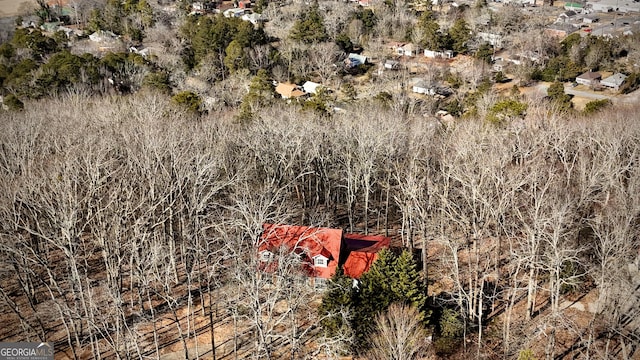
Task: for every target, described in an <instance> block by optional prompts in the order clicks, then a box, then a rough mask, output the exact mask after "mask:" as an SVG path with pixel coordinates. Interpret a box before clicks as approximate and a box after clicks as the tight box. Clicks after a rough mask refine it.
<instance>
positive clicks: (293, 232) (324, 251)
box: [258, 224, 342, 279]
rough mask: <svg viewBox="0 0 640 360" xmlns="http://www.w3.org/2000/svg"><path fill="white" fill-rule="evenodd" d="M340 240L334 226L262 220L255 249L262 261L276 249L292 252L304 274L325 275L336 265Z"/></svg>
mask: <svg viewBox="0 0 640 360" xmlns="http://www.w3.org/2000/svg"><path fill="white" fill-rule="evenodd" d="M341 241H342V230H338V229H329V228H315V227H307V226H292V225H275V224H264V225H263V232H262V236H261V237H260V242H259V244H258V253H259V256H260V260H261V261H263V262H265V261H270V260H271V258H272V256H273V254H275V253H276V251H277V250H278V249H282V250H284V251H287V252H293V253H295V254H298V255H300V256H301V259H302V262H303V264H304V269H303V270H304V272H305V273H306V275H307V276H310V277H319V278H324V279H329V278H331V277H332V276H333V274H335V273H336V269H337V268H338V260H339V259H340V244H341Z"/></svg>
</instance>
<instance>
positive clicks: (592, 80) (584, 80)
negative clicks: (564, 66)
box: [576, 71, 602, 86]
mask: <svg viewBox="0 0 640 360" xmlns="http://www.w3.org/2000/svg"><path fill="white" fill-rule="evenodd" d="M601 78H602V75H600V73H599V72H593V71H587V72H586V73H584V74H582V75H579V76H578V77H576V82H577V83H578V84H582V85H587V86H593V85H596V84H597V83H598V81H599V80H600V79H601Z"/></svg>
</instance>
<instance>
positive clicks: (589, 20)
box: [582, 15, 600, 24]
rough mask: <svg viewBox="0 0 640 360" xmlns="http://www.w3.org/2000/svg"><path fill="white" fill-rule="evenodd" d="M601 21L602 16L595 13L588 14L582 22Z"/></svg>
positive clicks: (592, 22)
mask: <svg viewBox="0 0 640 360" xmlns="http://www.w3.org/2000/svg"><path fill="white" fill-rule="evenodd" d="M598 21H600V18H599V17H597V16H595V15H587V16H585V17H583V18H582V22H583V23H585V24H594V23H597V22H598Z"/></svg>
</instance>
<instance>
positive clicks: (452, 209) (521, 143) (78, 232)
mask: <svg viewBox="0 0 640 360" xmlns="http://www.w3.org/2000/svg"><path fill="white" fill-rule="evenodd" d="M328 50H331V52H332V54H333V49H328ZM332 54H325V55H327V56H329V55H332ZM321 60H322V59H321ZM255 61H259V56H257V55H256V60H255ZM321 65H322V64H320V61H319V62H318V66H319V67H320V66H321ZM325 75H326V76H327V77H330V76H331V74H329V73H327V74H325ZM638 109H639V108H638V107H636V108H631V109H617V110H611V111H609V112H607V113H602V114H601V115H596V117H594V118H589V119H560V118H555V117H553V116H551V115H549V114H548V112H545V111H535V109H533V110H531V112H530V114H529V115H528V116H527V118H526V119H525V120H524V122H522V123H519V124H517V125H515V124H514V125H513V126H507V127H503V128H497V127H493V126H488V125H487V124H486V123H483V122H482V121H476V120H465V121H460V122H458V123H456V124H453V125H450V126H446V127H445V126H443V125H441V124H440V123H438V122H437V121H436V120H432V119H428V118H424V117H422V116H420V117H413V116H411V115H407V114H406V113H405V112H400V111H398V112H395V111H394V110H393V109H391V110H387V109H384V108H378V107H376V105H369V106H365V107H363V108H361V109H357V111H351V112H349V113H346V114H335V115H333V116H332V117H331V118H326V117H317V116H316V115H314V114H313V113H309V112H300V111H299V110H298V109H297V108H295V107H291V106H280V105H278V106H275V107H273V108H267V109H263V110H262V111H261V113H260V116H259V119H258V120H255V121H254V122H252V123H248V124H243V125H240V124H237V123H235V122H234V121H233V119H232V116H231V115H228V114H226V113H219V112H211V113H209V114H208V115H206V116H204V117H202V118H199V119H195V118H194V117H193V116H191V115H189V114H186V113H183V112H180V111H178V110H176V109H175V108H173V107H172V106H171V103H170V102H169V101H168V99H166V98H164V97H162V96H156V95H149V94H138V95H135V96H130V97H114V98H91V97H84V96H81V95H69V96H67V97H65V98H63V99H61V100H42V101H39V102H34V103H30V104H29V106H27V110H26V111H24V112H22V113H9V112H3V113H2V115H1V118H0V144H1V146H0V217H1V218H0V224H1V225H2V226H1V228H0V271H1V276H0V278H1V279H2V280H0V303H1V304H2V305H1V306H2V307H1V308H0V309H1V310H0V313H1V314H2V317H3V321H2V323H3V324H10V325H7V326H4V327H3V328H2V329H1V330H0V337H1V338H3V339H10V340H31V341H40V340H42V341H44V340H48V341H55V342H56V347H57V348H58V349H66V352H67V354H68V355H69V356H71V357H74V358H76V359H77V358H84V357H95V358H98V359H100V358H148V357H155V358H157V357H159V355H160V354H161V353H164V352H167V351H168V350H167V349H165V347H166V346H167V344H169V343H171V342H176V343H178V344H180V347H181V348H182V351H183V352H184V356H185V357H187V356H195V354H196V353H198V354H203V353H205V352H206V351H210V350H211V348H212V347H213V348H216V349H217V350H216V352H215V353H217V354H218V356H221V354H230V353H233V354H235V356H236V357H237V358H246V357H253V358H279V357H287V358H292V359H294V358H304V357H305V356H311V355H313V354H314V353H315V352H317V351H319V350H316V347H315V346H312V345H313V344H314V342H313V339H314V337H316V335H318V334H317V329H318V321H319V319H318V318H317V314H316V312H315V310H314V301H315V300H316V299H317V296H316V295H315V292H314V291H313V289H310V288H308V286H307V285H303V284H299V285H292V284H295V283H296V281H299V280H300V279H299V277H298V276H297V275H296V271H295V269H296V263H295V261H296V259H291V258H287V257H286V254H282V256H283V260H282V261H280V262H279V264H281V266H282V269H281V271H280V272H278V274H281V275H280V277H273V276H269V275H266V274H261V273H260V272H258V271H256V269H257V266H258V265H257V264H256V256H255V255H256V253H255V246H256V241H258V238H259V234H260V232H261V230H262V224H263V223H264V222H276V223H295V224H305V225H321V226H332V227H350V228H352V230H353V231H360V232H363V233H366V232H377V233H387V234H389V235H394V236H396V235H397V239H398V242H402V243H403V244H404V245H406V246H407V247H414V248H418V249H421V250H422V259H423V262H424V265H425V266H424V272H425V275H426V276H427V277H428V278H429V279H433V280H434V281H435V282H437V283H438V284H439V285H438V286H437V287H433V288H432V287H430V288H429V289H430V290H429V294H430V295H435V296H436V297H437V296H438V295H440V294H445V293H446V294H448V296H447V299H449V300H451V301H452V303H455V304H457V308H458V309H459V311H460V313H461V314H462V319H463V320H464V322H465V323H466V324H467V328H468V329H470V331H469V332H468V333H465V336H466V337H467V338H468V339H469V343H470V344H475V345H476V346H475V347H473V349H474V350H473V356H477V357H485V356H486V357H492V358H493V357H495V358H513V357H517V354H518V352H519V351H520V350H522V349H533V350H534V351H535V353H536V354H540V355H541V356H545V357H546V358H548V359H553V358H557V357H558V356H569V355H571V356H574V355H575V356H577V357H580V358H594V359H609V358H629V357H631V356H632V354H633V352H634V351H636V348H637V344H638V340H639V336H640V334H638V330H637V329H638V328H640V314H638V310H637V309H638V308H640V306H639V304H640V300H639V298H640V293H639V292H638V290H637V286H638V277H639V275H638V265H639V262H640V255H639V254H638V248H639V247H640V243H639V240H638V239H639V237H638V230H639V229H638V219H639V212H640V167H639V165H638V164H639V160H640V159H639V157H640V141H638V139H640V125H638V122H637V119H636V116H634V114H636V112H637V110H638ZM433 251H436V252H438V254H439V255H438V257H433V256H431V255H430V254H432V253H433ZM286 259H288V260H286ZM285 260H286V261H285ZM434 268H436V269H437V271H434V270H432V269H434ZM576 293H577V294H586V295H589V294H595V296H590V295H589V296H587V298H589V299H592V300H593V304H588V305H589V306H587V305H584V307H588V308H590V309H591V310H589V311H591V312H587V313H588V314H589V315H588V316H587V317H588V318H587V319H586V321H584V320H585V317H584V316H583V317H581V318H576V317H575V316H574V315H575V313H574V312H572V309H573V308H569V307H570V306H571V305H572V304H573V301H572V299H575V298H572V297H571V296H572V294H576ZM591 305H593V307H592V308H591V307H590V306H591ZM414 318H415V317H413V316H411V310H410V309H406V308H401V307H399V308H392V309H391V310H390V312H389V314H388V315H385V316H384V317H382V318H381V320H380V324H379V328H380V336H382V337H381V340H382V339H383V338H384V339H389V337H390V336H396V337H395V338H394V339H393V340H394V341H396V342H400V341H401V340H402V341H410V340H409V339H410V338H411V339H413V338H414V337H416V336H417V337H420V336H422V335H420V334H421V331H422V330H419V329H418V327H417V325H416V324H413V323H412V321H413V320H414ZM488 319H495V321H494V322H493V323H492V329H493V331H491V332H487V333H485V331H484V329H485V327H484V326H486V325H487V323H488ZM405 328H407V329H413V330H411V331H410V332H409V333H407V334H406V335H407V336H405V337H402V336H400V335H401V333H402V331H404V329H405ZM220 329H226V330H228V332H231V333H232V334H231V335H229V334H227V335H229V336H230V337H228V338H224V339H227V340H226V341H225V340H224V339H223V340H221V336H226V335H221V332H220V331H221V330H220ZM203 334H210V335H209V337H208V339H209V340H210V343H207V344H206V345H203V343H202V341H200V342H196V341H195V339H197V338H198V339H199V338H201V337H202V335H203ZM559 334H563V336H559ZM567 334H570V335H571V336H569V335H567ZM398 336H400V337H398ZM401 337H402V339H401ZM316 338H317V337H316ZM403 339H404V340H403ZM487 339H491V341H489V340H487ZM567 339H569V340H567ZM411 341H413V340H411ZM567 341H569V343H567ZM489 342H491V343H493V345H492V346H491V347H488V346H485V345H487V344H488V343H489ZM495 344H500V345H499V346H496V345H495ZM316 345H317V344H316ZM415 345H416V349H417V350H419V349H421V347H422V345H421V344H418V343H415ZM418 345H420V346H418ZM203 349H204V350H203ZM417 350H416V351H417ZM467 350H468V349H467ZM323 351H324V350H323ZM476 351H477V352H476ZM400 352H402V351H400ZM215 353H214V354H215ZM417 353H418V352H416V354H417ZM210 355H211V353H209V355H208V356H210ZM405 355H407V356H406V357H397V358H398V359H400V358H403V359H404V358H407V359H410V358H413V357H411V356H410V354H405ZM394 358H395V357H394Z"/></svg>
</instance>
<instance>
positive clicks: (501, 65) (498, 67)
mask: <svg viewBox="0 0 640 360" xmlns="http://www.w3.org/2000/svg"><path fill="white" fill-rule="evenodd" d="M506 66H507V62H506V61H504V60H502V59H498V60H496V61H494V62H493V66H492V69H493V71H496V72H498V71H504V69H505V67H506Z"/></svg>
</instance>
